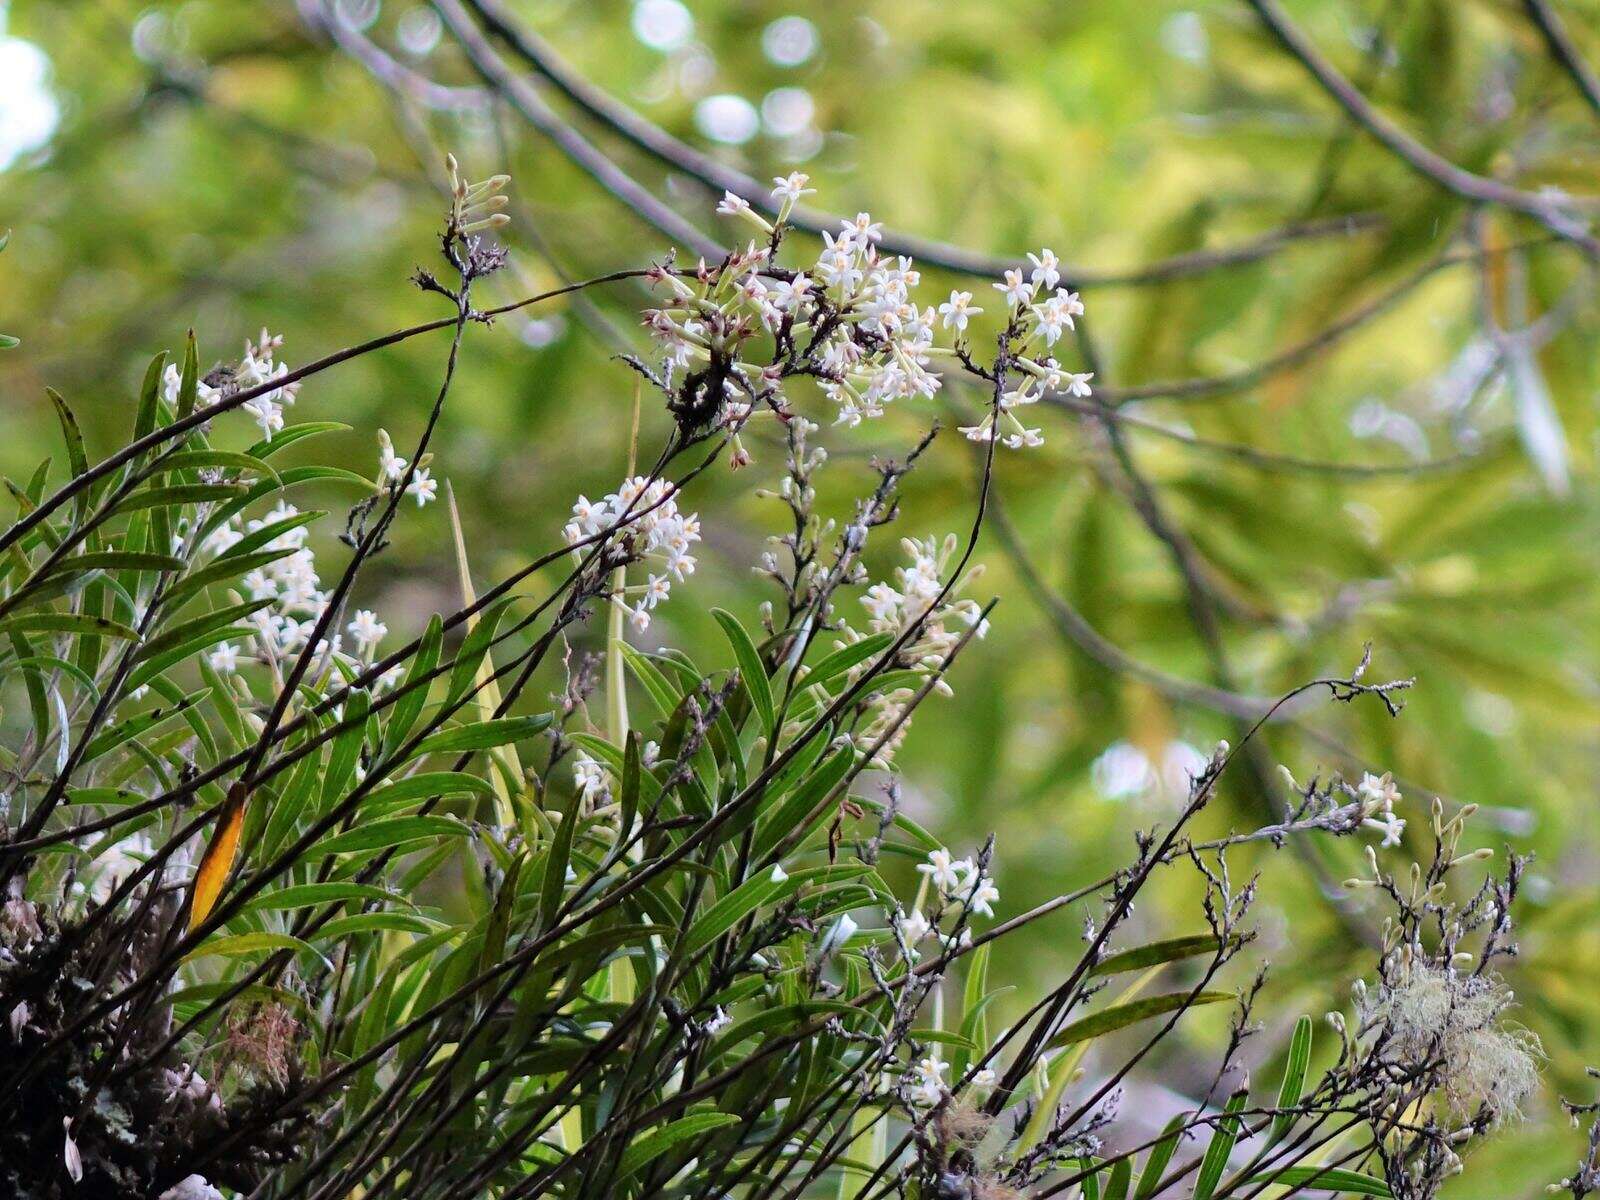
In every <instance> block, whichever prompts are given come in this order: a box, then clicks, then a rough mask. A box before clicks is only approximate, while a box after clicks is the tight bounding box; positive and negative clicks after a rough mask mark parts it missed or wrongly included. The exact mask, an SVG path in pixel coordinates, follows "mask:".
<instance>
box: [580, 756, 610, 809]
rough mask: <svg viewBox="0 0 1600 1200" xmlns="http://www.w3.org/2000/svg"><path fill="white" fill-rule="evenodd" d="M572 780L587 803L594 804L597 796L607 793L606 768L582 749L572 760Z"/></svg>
mask: <svg viewBox="0 0 1600 1200" xmlns="http://www.w3.org/2000/svg"><path fill="white" fill-rule="evenodd" d="M572 781H573V782H574V783H575V784H577V787H578V792H579V793H580V794H581V795H582V796H583V798H584V800H585V801H586V802H587V803H591V804H592V803H593V802H594V801H595V799H596V798H597V797H599V796H603V795H605V791H606V772H605V768H604V767H602V766H601V765H600V764H599V763H597V762H596V761H595V760H594V759H592V758H590V757H589V756H588V755H587V754H585V753H583V751H581V750H580V751H579V752H578V756H577V757H576V758H575V759H573V761H572Z"/></svg>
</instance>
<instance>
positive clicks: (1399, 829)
mask: <svg viewBox="0 0 1600 1200" xmlns="http://www.w3.org/2000/svg"><path fill="white" fill-rule="evenodd" d="M1356 799H1357V800H1358V801H1359V802H1360V804H1361V823H1362V825H1364V826H1366V827H1367V828H1368V829H1373V830H1376V831H1377V832H1379V833H1381V834H1382V835H1383V842H1382V843H1381V844H1382V845H1384V846H1398V845H1399V844H1400V835H1401V834H1403V833H1404V832H1405V830H1406V822H1405V818H1404V817H1401V816H1398V815H1396V813H1395V811H1394V806H1395V805H1396V804H1398V803H1399V802H1400V789H1399V788H1397V787H1396V786H1395V783H1394V776H1392V775H1390V774H1389V773H1388V772H1385V773H1384V774H1382V775H1374V774H1372V773H1371V772H1370V771H1368V772H1365V773H1363V774H1362V776H1361V782H1360V783H1358V784H1357V785H1356Z"/></svg>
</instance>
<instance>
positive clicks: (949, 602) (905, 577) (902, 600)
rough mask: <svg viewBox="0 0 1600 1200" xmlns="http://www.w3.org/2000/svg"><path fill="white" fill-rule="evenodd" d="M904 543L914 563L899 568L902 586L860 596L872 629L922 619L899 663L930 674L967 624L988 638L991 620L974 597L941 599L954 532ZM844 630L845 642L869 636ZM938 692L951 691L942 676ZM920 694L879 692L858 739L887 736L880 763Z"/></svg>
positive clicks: (878, 587)
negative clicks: (916, 696) (936, 537)
mask: <svg viewBox="0 0 1600 1200" xmlns="http://www.w3.org/2000/svg"><path fill="white" fill-rule="evenodd" d="M900 545H901V546H902V547H903V548H904V550H905V552H906V557H907V559H908V560H909V561H908V563H907V565H906V566H903V567H897V568H896V569H895V578H896V580H897V582H898V584H899V586H898V587H894V586H891V585H890V584H888V583H886V582H881V581H880V582H878V583H874V584H873V585H872V586H871V587H869V588H867V590H866V593H865V594H864V595H863V596H862V597H861V605H862V607H863V608H865V609H866V610H867V617H868V623H867V632H868V633H869V634H877V633H888V634H893V635H894V636H896V637H898V636H899V635H900V634H902V633H904V632H905V631H906V630H908V629H910V628H912V627H913V626H915V625H917V623H918V622H922V625H921V628H920V629H919V631H918V633H917V635H916V637H915V638H913V639H912V640H911V641H910V642H909V643H907V644H906V646H905V647H904V648H903V649H902V651H901V652H900V655H899V665H900V666H902V667H906V668H909V669H913V670H919V671H922V672H925V673H930V674H931V673H932V672H934V671H937V670H938V669H939V668H940V667H941V666H942V665H943V663H944V661H945V659H946V658H947V657H948V655H949V654H950V651H951V650H953V649H954V648H955V646H956V643H957V642H959V641H960V640H961V626H962V625H965V626H966V627H967V628H972V627H974V626H976V628H977V634H978V636H979V637H983V636H984V635H985V634H986V633H987V632H988V622H987V621H986V620H984V618H983V610H982V609H981V608H980V607H979V606H978V605H977V604H976V603H974V602H973V601H971V600H961V599H953V598H951V597H949V596H947V597H945V599H944V600H942V601H941V600H940V599H939V595H940V592H941V591H942V590H943V588H944V582H943V575H944V573H945V571H946V570H947V569H948V567H949V566H950V561H951V559H952V558H953V557H954V555H955V552H956V549H957V547H958V545H959V543H958V541H957V540H956V537H955V535H954V534H950V535H948V536H947V537H946V538H945V539H944V540H943V541H942V542H940V541H938V540H936V539H934V538H932V537H928V538H924V539H921V540H917V539H913V538H902V539H901V541H900ZM980 573H981V568H979V569H974V570H973V571H972V572H971V573H970V574H969V575H968V576H967V581H971V580H972V579H976V578H977V577H978V575H979V574H980ZM844 633H845V638H846V640H845V642H844V643H843V644H845V645H848V644H851V643H853V642H858V641H860V640H862V638H863V637H865V636H867V635H866V634H862V633H859V632H857V631H855V630H853V629H850V628H849V627H846V628H845V630H844ZM865 669H866V665H865V664H863V665H862V666H861V667H859V668H858V669H857V670H858V672H859V671H864V670H865ZM935 690H937V691H938V692H940V693H941V694H942V695H946V696H948V695H950V694H951V693H950V687H949V685H948V684H947V683H945V681H944V680H943V679H940V680H939V681H938V682H937V683H936V684H935ZM916 692H917V689H916V688H914V687H911V686H902V687H898V688H892V689H890V690H889V691H887V692H882V693H879V694H878V695H877V696H876V698H875V699H874V701H873V707H872V712H871V719H870V720H869V721H868V723H867V726H866V728H864V729H863V730H862V731H861V733H860V735H859V737H858V741H859V742H860V743H862V744H863V745H872V744H873V743H875V742H876V741H877V740H878V739H879V738H881V737H885V736H886V735H887V740H886V741H885V742H884V744H883V746H882V747H880V748H879V750H878V753H877V756H876V759H875V761H876V762H878V763H879V764H887V763H888V762H889V760H890V759H891V758H892V757H893V755H894V751H895V750H896V749H897V748H898V747H899V745H900V743H901V741H902V740H904V737H905V733H906V730H907V728H908V727H909V724H910V723H909V721H907V722H901V721H900V718H901V716H902V714H903V713H904V712H905V707H906V705H907V704H909V703H910V702H911V700H912V699H913V698H914V697H915V695H916ZM897 723H898V728H896V725H897ZM891 731H893V732H891Z"/></svg>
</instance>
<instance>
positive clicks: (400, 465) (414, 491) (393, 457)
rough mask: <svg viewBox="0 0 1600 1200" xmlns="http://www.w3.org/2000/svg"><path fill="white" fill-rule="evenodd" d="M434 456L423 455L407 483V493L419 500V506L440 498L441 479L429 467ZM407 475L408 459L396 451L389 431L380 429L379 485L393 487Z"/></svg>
mask: <svg viewBox="0 0 1600 1200" xmlns="http://www.w3.org/2000/svg"><path fill="white" fill-rule="evenodd" d="M432 457H433V456H432V455H431V454H424V455H423V456H422V458H421V459H420V460H419V461H418V462H417V469H416V470H415V471H413V472H412V473H411V482H410V483H408V484H406V495H408V496H410V497H411V498H412V499H414V500H415V501H416V502H417V507H418V508H422V507H423V506H424V505H426V504H427V503H428V502H429V501H430V500H437V499H438V498H439V481H438V480H437V479H435V478H434V477H433V472H432V471H431V470H429V468H428V463H429V460H431V459H432ZM405 477H406V460H405V459H404V458H402V457H400V455H398V454H396V453H395V451H394V443H393V442H392V441H390V440H389V431H388V430H387V429H380V430H378V486H379V487H382V488H391V487H393V486H394V485H395V484H397V483H399V482H400V481H401V480H402V479H404V478H405Z"/></svg>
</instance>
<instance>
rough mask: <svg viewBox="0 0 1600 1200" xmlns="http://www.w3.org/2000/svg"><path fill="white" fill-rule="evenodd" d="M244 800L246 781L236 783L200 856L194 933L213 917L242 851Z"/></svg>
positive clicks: (192, 907) (193, 895) (193, 897)
mask: <svg viewBox="0 0 1600 1200" xmlns="http://www.w3.org/2000/svg"><path fill="white" fill-rule="evenodd" d="M244 798H245V788H244V784H243V781H240V782H239V783H235V784H234V785H233V787H232V788H230V789H229V791H228V798H227V799H226V800H225V801H223V805H222V816H221V818H220V819H219V820H218V822H217V831H216V832H215V833H214V834H212V835H211V841H210V843H209V844H208V845H207V846H206V852H205V853H204V854H203V855H201V856H200V869H199V870H198V871H196V872H195V873H194V887H193V889H192V890H191V891H190V893H189V929H190V930H191V931H192V930H193V929H194V928H195V926H197V925H199V924H200V922H202V921H204V920H205V919H206V917H208V916H209V915H210V914H211V910H212V909H213V908H214V907H215V906H216V903H217V897H218V896H220V895H221V894H222V885H223V884H224V883H225V882H226V881H227V878H228V872H229V871H231V870H232V869H233V856H234V854H235V853H236V852H237V851H238V849H239V831H240V830H241V829H243V828H244Z"/></svg>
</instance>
